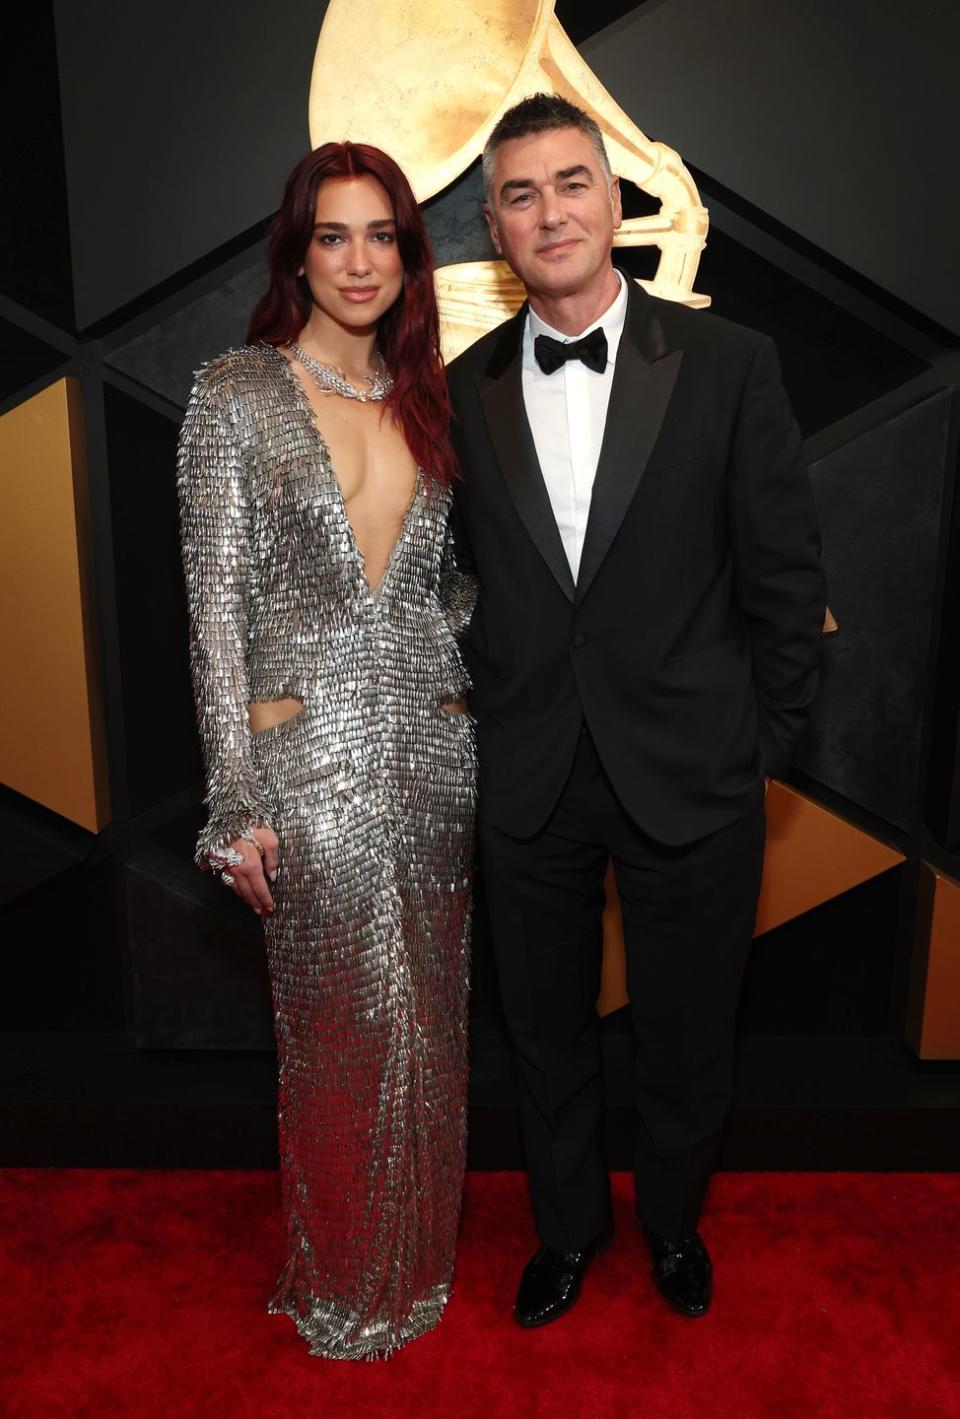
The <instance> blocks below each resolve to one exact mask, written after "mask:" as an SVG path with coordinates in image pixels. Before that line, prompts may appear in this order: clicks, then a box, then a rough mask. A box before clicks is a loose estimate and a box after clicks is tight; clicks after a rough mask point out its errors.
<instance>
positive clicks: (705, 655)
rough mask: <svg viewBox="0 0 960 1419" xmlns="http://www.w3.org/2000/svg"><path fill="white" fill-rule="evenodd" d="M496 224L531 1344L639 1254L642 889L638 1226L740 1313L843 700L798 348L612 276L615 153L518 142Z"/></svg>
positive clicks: (509, 927) (569, 133)
mask: <svg viewBox="0 0 960 1419" xmlns="http://www.w3.org/2000/svg"><path fill="white" fill-rule="evenodd" d="M484 176H485V187H486V204H485V213H486V217H487V221H488V224H489V227H490V232H491V235H492V238H493V242H494V245H495V247H496V249H497V252H498V253H499V254H501V255H502V256H504V257H505V258H506V260H507V261H508V262H509V264H510V266H511V267H512V268H513V270H514V271H515V272H516V273H517V275H518V276H520V277H521V279H522V280H523V282H524V284H525V286H526V290H527V296H528V302H527V304H526V305H524V307H523V308H522V309H521V310H520V311H519V313H518V314H517V315H516V316H514V317H513V319H511V320H508V321H507V322H506V323H505V324H504V325H501V326H500V327H499V328H498V329H496V330H494V331H492V332H491V333H490V334H489V335H487V336H485V337H484V338H483V339H481V340H479V341H478V342H477V343H476V344H475V345H473V346H472V347H471V348H470V349H469V350H467V351H466V352H465V353H464V354H463V355H461V356H460V358H459V359H457V360H456V361H454V363H453V364H452V365H451V367H450V371H449V376H450V388H451V392H452V398H453V403H454V409H455V413H456V420H455V439H456V442H457V448H458V453H459V456H460V459H461V466H462V470H463V481H462V483H461V484H460V485H458V487H457V490H456V496H455V507H454V514H453V518H454V531H455V535H456V541H457V550H458V556H459V560H460V562H461V563H462V564H463V565H464V566H465V567H466V568H468V569H469V568H471V567H472V568H473V569H475V571H476V572H477V574H478V575H479V582H480V595H479V600H478V603H477V607H476V611H475V613H474V616H473V620H472V622H471V626H470V631H469V636H468V640H467V646H466V653H467V658H468V665H469V669H470V671H471V674H472V677H473V682H474V689H473V694H472V698H471V708H472V710H473V713H474V715H475V717H476V720H477V726H478V736H479V755H480V851H481V861H482V867H483V880H484V884H485V889H486V895H487V901H488V907H489V914H490V922H491V930H492V934H493V943H494V950H495V954H496V959H497V968H498V974H499V978H500V984H501V990H502V995H503V1002H504V1011H505V1016H506V1020H507V1025H508V1028H509V1030H510V1034H511V1038H512V1041H513V1045H514V1049H515V1053H516V1059H517V1065H518V1072H519V1081H520V1090H521V1107H522V1121H523V1131H524V1141H525V1148H526V1154H527V1166H528V1169H529V1173H530V1182H531V1192H532V1199H533V1208H534V1215H535V1219H536V1224H537V1229H538V1231H539V1234H540V1240H541V1242H542V1246H541V1248H540V1250H539V1251H538V1252H537V1253H536V1255H535V1256H534V1257H533V1258H532V1259H531V1261H530V1262H529V1263H528V1265H527V1267H526V1269H525V1271H524V1273H523V1277H522V1280H521V1283H520V1289H519V1293H518V1296H517V1305H516V1312H515V1314H516V1318H517V1320H518V1321H519V1322H520V1323H521V1324H522V1325H527V1326H532V1325H541V1324H544V1323H545V1322H547V1321H551V1320H553V1319H555V1318H556V1317H557V1316H559V1315H561V1314H562V1313H563V1312H564V1311H565V1310H567V1309H569V1307H570V1306H571V1305H572V1304H573V1303H574V1301H575V1300H576V1299H577V1296H578V1294H579V1289H580V1283H581V1280H582V1277H583V1274H584V1271H585V1269H586V1267H587V1264H588V1262H589V1260H590V1258H591V1257H593V1256H595V1255H597V1254H598V1253H599V1251H600V1250H602V1249H603V1247H604V1246H605V1245H606V1244H607V1242H608V1241H609V1239H610V1195H609V1180H608V1176H607V1172H606V1168H605V1166H604V1163H603V1159H602V1156H601V1148H600V1140H599V1132H600V1126H601V1116H602V1107H603V1099H602V1081H601V1055H600V1040H599V1033H598V1022H597V1017H596V1010H595V1001H596V998H597V995H598V991H599V984H600V967H601V911H602V907H603V878H604V872H605V869H606V866H607V862H608V860H609V859H610V858H612V860H613V865H614V869H615V872H616V879H617V885H618V888H619V894H620V900H621V904H622V909H623V925H624V934H625V939H626V952H627V984H628V990H629V995H630V1010H631V1016H632V1021H633V1026H634V1031H635V1034H636V1042H637V1054H636V1067H635V1071H636V1072H635V1099H636V1106H637V1111H638V1115H639V1127H638V1134H637V1147H636V1207H637V1216H638V1219H639V1222H640V1224H641V1226H642V1228H643V1230H644V1233H645V1235H646V1237H647V1240H648V1242H649V1244H650V1247H651V1252H652V1256H653V1274H654V1279H655V1281H656V1284H657V1286H658V1289H659V1290H660V1292H661V1294H662V1295H663V1296H664V1297H665V1299H666V1300H667V1301H669V1302H670V1303H671V1304H672V1305H673V1306H674V1307H675V1308H677V1309H678V1310H680V1311H682V1312H684V1313H685V1314H687V1315H694V1316H696V1315H701V1314H703V1312H704V1311H706V1309H707V1306H708V1305H709V1303H710V1296H711V1265H710V1260H709V1257H708V1254H707V1251H706V1248H705V1246H704V1244H703V1241H702V1239H701V1238H700V1236H699V1235H698V1233H697V1231H696V1226H697V1219H698V1216H699V1213H700V1209H701V1204H702V1201H703V1197H704V1193H705V1190H706V1186H707V1181H708V1177H709V1173H710V1170H711V1167H712V1163H713V1159H714V1156H715V1152H716V1146H717V1141H718V1136H719V1132H720V1129H721V1125H722V1123H723V1120H724V1118H725V1116H726V1114H727V1111H728V1108H729V1102H730V1092H731V1076H732V1056H733V1043H734V1020H735V1014H736V1006H737V998H738V994H739V989H740V981H741V976H742V973H743V967H744V964H745V962H746V958H747V954H748V951H749V947H750V942H751V938H752V931H753V923H754V917H755V913H756V904H757V895H758V892H759V887H760V877H761V869H762V861H763V844H764V828H765V817H764V802H763V800H764V789H765V776H769V775H777V774H782V773H783V772H784V770H785V769H786V767H787V764H788V762H789V759H790V753H791V748H792V745H793V743H794V740H795V738H796V736H797V733H798V731H799V729H800V727H801V725H802V723H803V721H804V718H805V716H806V714H807V712H808V710H809V708H810V704H811V701H812V699H813V696H814V691H815V687H816V682H817V668H816V667H817V658H818V646H819V640H820V634H821V629H822V625H823V618H824V610H825V603H824V583H823V575H822V571H821V566H820V557H819V553H820V543H819V535H818V531H817V522H816V516H815V512H814V506H813V499H812V494H811V488H810V483H809V479H808V477H807V474H806V472H805V469H804V466H803V461H802V453H801V443H800V436H799V434H798V431H797V428H796V425H795V423H794V421H793V417H792V415H791V412H790V408H789V405H788V403H787V399H786V396H785V394H784V391H783V388H782V386H781V383H780V377H779V371H778V365H777V359H776V354H775V351H774V348H773V345H772V343H771V342H770V340H768V339H766V338H765V337H764V336H761V335H757V334H755V333H753V332H751V331H749V330H746V329H743V328H741V327H739V326H736V325H732V324H730V323H729V322H727V321H725V320H722V319H720V318H718V317H716V316H713V315H709V314H702V313H697V312H694V311H691V310H687V309H685V308H684V307H682V306H680V305H676V304H673V303H671V302H667V301H660V300H655V299H653V298H651V297H650V296H648V295H647V294H646V293H645V292H644V291H643V290H642V289H641V288H640V287H638V286H637V285H636V283H635V282H633V281H631V280H628V279H627V278H626V277H624V276H623V275H621V274H620V273H618V271H617V270H616V269H615V267H614V266H613V264H612V261H611V244H612V240H613V232H614V229H615V228H616V227H617V226H618V225H619V223H620V218H621V211H620V195H619V189H618V184H617V180H616V178H614V177H612V175H611V173H610V168H609V164H608V161H607V158H606V154H605V152H604V148H603V140H602V137H601V134H600V130H599V128H598V127H597V126H596V124H594V123H593V121H592V120H591V119H589V118H588V117H587V115H586V114H584V113H582V112H581V111H580V110H579V109H577V108H575V107H574V106H573V105H571V104H568V103H567V102H566V101H565V100H563V99H559V98H556V97H554V96H550V95H542V94H541V95H536V96H534V97H533V98H530V99H525V100H524V101H523V102H522V103H520V104H518V105H517V106H516V107H515V108H513V109H511V110H510V111H509V112H508V113H507V114H505V115H504V117H503V118H502V119H501V120H500V122H499V124H498V125H497V127H496V129H495V130H494V132H493V134H492V136H491V138H490V140H489V142H488V145H487V149H486V151H485V153H484Z"/></svg>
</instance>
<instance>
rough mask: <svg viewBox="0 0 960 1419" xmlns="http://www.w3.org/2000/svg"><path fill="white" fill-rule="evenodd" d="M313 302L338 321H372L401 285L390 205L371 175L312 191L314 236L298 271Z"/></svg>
mask: <svg viewBox="0 0 960 1419" xmlns="http://www.w3.org/2000/svg"><path fill="white" fill-rule="evenodd" d="M298 274H299V275H301V276H306V278H307V284H308V285H309V287H310V294H311V295H312V297H313V301H314V305H316V306H317V307H319V309H320V310H321V311H322V312H323V314H324V315H326V316H328V317H329V318H330V319H331V320H335V321H336V322H337V324H338V325H341V326H346V327H348V328H350V329H352V330H361V329H363V328H365V327H369V326H371V325H376V324H377V322H378V321H379V320H380V318H381V317H382V316H383V315H385V314H386V312H387V311H388V310H389V309H390V307H391V306H392V305H393V303H394V301H395V300H396V299H397V297H398V296H399V294H400V289H401V287H402V285H403V265H402V263H401V261H400V252H399V251H398V249H397V231H396V223H395V222H394V218H393V208H392V207H391V205H390V199H389V198H388V196H387V194H386V192H385V191H384V189H383V187H382V186H381V185H380V183H379V182H378V181H377V179H376V178H375V177H370V176H369V174H366V173H365V174H364V175H363V176H362V177H343V178H339V177H338V178H327V180H326V181H325V182H322V183H321V184H320V187H319V189H318V191H317V205H316V208H315V211H314V227H313V236H312V237H311V239H310V245H309V246H308V247H307V252H306V255H305V256H304V258H303V266H302V268H301V270H300V271H299V272H298Z"/></svg>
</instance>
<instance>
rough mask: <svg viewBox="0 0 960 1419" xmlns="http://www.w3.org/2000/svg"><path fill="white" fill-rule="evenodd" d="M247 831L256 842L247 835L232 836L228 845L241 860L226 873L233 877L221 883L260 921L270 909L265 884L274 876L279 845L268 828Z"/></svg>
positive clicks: (275, 876)
mask: <svg viewBox="0 0 960 1419" xmlns="http://www.w3.org/2000/svg"><path fill="white" fill-rule="evenodd" d="M250 831H251V833H252V835H253V837H254V838H255V839H256V843H252V842H251V841H250V839H249V838H235V839H234V841H233V842H232V843H231V844H230V846H231V847H232V848H233V850H234V852H237V853H239V854H240V856H241V857H242V858H243V861H242V862H241V863H238V864H237V866H236V867H231V868H230V869H229V872H228V876H229V877H231V878H232V879H233V880H232V882H227V883H226V884H225V885H226V886H228V887H229V888H230V890H231V891H232V892H236V894H237V896H238V897H241V898H242V899H243V900H244V901H245V902H246V904H247V906H248V907H250V908H251V909H252V910H253V911H255V912H256V914H257V916H258V917H259V918H260V919H261V921H262V920H263V918H264V917H265V916H268V915H269V914H270V912H272V911H273V897H272V896H271V895H270V888H269V886H268V885H267V883H268V881H270V882H275V881H276V879H277V865H278V863H279V860H280V857H279V846H280V845H279V843H278V842H277V835H276V833H275V832H274V831H273V829H272V828H251V829H250ZM221 876H222V874H221Z"/></svg>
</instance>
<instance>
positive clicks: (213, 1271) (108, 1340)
mask: <svg viewBox="0 0 960 1419" xmlns="http://www.w3.org/2000/svg"><path fill="white" fill-rule="evenodd" d="M629 1197H630V1189H629V1182H628V1179H627V1178H626V1177H623V1176H620V1177H618V1178H617V1180H616V1204H617V1222H618V1234H617V1239H616V1241H615V1243H614V1247H613V1249H612V1250H611V1251H610V1252H608V1253H607V1255H606V1256H605V1257H603V1258H602V1259H601V1260H600V1261H598V1262H597V1263H596V1265H595V1267H594V1268H593V1269H592V1270H591V1272H590V1274H589V1276H588V1278H587V1282H586V1285H585V1288H584V1294H583V1297H582V1299H581V1301H580V1304H579V1305H578V1306H577V1307H576V1309H575V1310H574V1311H572V1312H571V1313H570V1315H568V1316H566V1317H564V1318H563V1319H562V1320H561V1321H558V1322H557V1323H556V1324H554V1325H552V1326H548V1327H546V1328H545V1329H543V1330H540V1331H535V1332H532V1333H527V1332H524V1331H521V1330H520V1329H519V1328H518V1327H517V1326H515V1325H514V1324H513V1322H512V1320H511V1319H510V1305H511V1302H512V1298H513V1292H514V1287H515V1285H516V1281H517V1277H518V1275H519V1272H520V1269H521V1267H522V1265H523V1263H524V1261H525V1260H526V1258H527V1255H528V1253H529V1251H530V1249H531V1247H532V1245H533V1244H534V1239H533V1234H532V1231H531V1228H530V1222H529V1218H528V1213H527V1208H526V1198H525V1192H524V1184H523V1180H522V1178H521V1177H519V1176H518V1175H516V1174H512V1173H511V1174H502V1173H500V1174H496V1173H493V1174H491V1173H477V1174H473V1175H472V1176H471V1178H470V1181H469V1186H468V1191H467V1202H466V1208H465V1214H464V1224H463V1235H462V1240H461V1247H460V1259H459V1264H458V1270H457V1277H456V1294H455V1296H454V1298H453V1300H452V1302H451V1303H450V1306H449V1308H448V1310H447V1314H446V1316H445V1318H444V1320H443V1322H442V1324H441V1326H440V1328H439V1330H437V1331H435V1332H434V1333H433V1334H432V1335H429V1336H427V1337H425V1338H424V1339H422V1340H418V1341H416V1342H415V1343H414V1344H413V1345H412V1346H410V1347H408V1348H407V1349H406V1350H403V1351H401V1352H399V1353H398V1354H397V1355H395V1356H393V1357H392V1358H391V1359H390V1360H388V1361H387V1362H385V1363H384V1362H379V1363H377V1364H364V1363H349V1362H347V1363H344V1362H330V1361H325V1360H317V1359H311V1358H310V1357H309V1356H308V1355H307V1353H306V1350H305V1349H304V1347H303V1344H302V1342H301V1341H300V1340H299V1338H298V1336H297V1334H296V1332H295V1330H294V1328H293V1326H292V1324H291V1323H290V1321H288V1320H287V1319H286V1318H285V1317H280V1316H268V1315H266V1313H265V1312H264V1308H263V1303H264V1298H265V1296H266V1294H267V1291H268V1290H269V1288H270V1286H271V1284H272V1282H273V1280H274V1274H275V1272H276V1271H277V1269H278V1267H279V1263H280V1248H281V1243H280V1232H279V1218H278V1184H277V1177H276V1175H275V1174H272V1173H208V1172H194V1173H182V1172H178V1173H166V1172H156V1173H135V1172H122V1171H116V1172H87V1171H46V1170H39V1169H37V1170H11V1171H7V1172H5V1173H0V1217H2V1219H3V1221H2V1227H3V1241H2V1253H0V1254H2V1260H3V1270H2V1286H0V1333H2V1356H0V1412H2V1413H3V1414H4V1415H5V1416H8V1419H13V1417H14V1416H16V1419H21V1417H22V1419H47V1416H61V1415H63V1416H70V1419H87V1416H90V1419H94V1416H96V1419H126V1416H138V1419H140V1416H145V1419H154V1416H157V1419H160V1416H164V1419H177V1416H187V1415H190V1416H193V1415H196V1416H201V1415H202V1416H204V1419H221V1416H224V1419H246V1417H247V1416H250V1419H273V1416H288V1415H289V1416H298V1419H300V1416H307V1415H309V1416H314V1415H316V1416H323V1419H339V1416H341V1415H343V1416H346V1415H357V1416H363V1419H366V1416H368V1415H369V1416H377V1419H380V1416H383V1419H390V1416H396V1415H411V1416H417V1419H429V1416H433V1415H441V1414H442V1415H448V1414H449V1415H452V1416H454V1419H472V1416H482V1417H483V1419H508V1416H509V1419H513V1416H520V1417H521V1419H527V1416H531V1419H535V1417H536V1416H545V1417H546V1416H550V1419H554V1416H556V1415H569V1416H571V1417H572V1419H581V1416H594V1415H596V1416H604V1419H606V1416H611V1419H620V1416H633V1415H637V1416H643V1419H661V1416H662V1419H727V1416H730V1419H766V1416H768V1415H769V1416H771V1417H772V1419H960V1238H958V1228H957V1218H958V1205H960V1178H957V1177H953V1176H943V1175H930V1174H899V1175H891V1174H848V1175H838V1174H809V1173H808V1174H783V1173H777V1174H757V1173H745V1174H721V1175H720V1176H719V1177H718V1178H717V1179H716V1182H715V1184H714V1187H713V1191H712V1194H711V1198H710V1205H709V1211H708V1213H707V1215H706V1217H705V1218H704V1223H703V1232H704V1235H705V1237H706V1239H707V1241H708V1243H709V1245H710V1248H711V1251H712V1252H713V1256H714V1261H715V1263H716V1269H717V1278H716V1299H715V1302H714V1307H713V1310H712V1311H711V1312H710V1314H709V1315H708V1316H707V1317H706V1318H705V1319H704V1320H700V1321H687V1320H685V1319H684V1318H683V1317H681V1316H674V1315H673V1314H672V1313H671V1312H669V1311H668V1310H667V1309H666V1308H665V1307H664V1306H663V1304H662V1302H661V1301H660V1300H659V1298H657V1297H656V1296H655V1294H654V1293H653V1291H652V1287H651V1285H650V1283H649V1281H648V1279H647V1275H646V1261H645V1255H644V1251H643V1249H642V1246H641V1243H640V1240H639V1238H638V1236H637V1234H636V1232H635V1229H634V1227H633V1225H632V1223H631V1214H630V1201H629Z"/></svg>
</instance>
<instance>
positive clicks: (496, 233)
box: [483, 202, 503, 256]
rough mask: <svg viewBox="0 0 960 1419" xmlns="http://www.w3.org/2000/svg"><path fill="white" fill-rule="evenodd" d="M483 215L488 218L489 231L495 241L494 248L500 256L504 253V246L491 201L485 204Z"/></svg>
mask: <svg viewBox="0 0 960 1419" xmlns="http://www.w3.org/2000/svg"><path fill="white" fill-rule="evenodd" d="M483 215H484V217H486V219H487V231H488V232H489V233H490V240H491V241H492V242H493V249H494V251H495V252H496V253H497V255H498V256H502V255H503V247H502V246H501V245H500V229H499V227H498V226H497V219H496V217H495V216H494V215H493V212H492V211H491V210H490V204H489V202H484V204H483Z"/></svg>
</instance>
